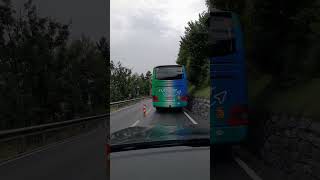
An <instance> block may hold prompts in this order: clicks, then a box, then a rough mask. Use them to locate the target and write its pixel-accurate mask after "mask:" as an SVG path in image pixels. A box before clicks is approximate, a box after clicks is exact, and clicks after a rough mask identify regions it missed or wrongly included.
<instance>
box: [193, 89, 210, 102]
mask: <svg viewBox="0 0 320 180" xmlns="http://www.w3.org/2000/svg"><path fill="white" fill-rule="evenodd" d="M189 94H191V95H192V96H194V97H199V98H206V99H210V86H206V87H202V88H196V87H195V86H191V87H190V88H189Z"/></svg>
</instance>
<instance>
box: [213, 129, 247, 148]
mask: <svg viewBox="0 0 320 180" xmlns="http://www.w3.org/2000/svg"><path fill="white" fill-rule="evenodd" d="M213 129H215V130H214V131H213V130H212V129H211V133H212V134H211V137H210V140H211V144H238V143H241V142H243V141H244V140H245V139H246V137H247V133H248V127H247V126H235V127H215V128H213Z"/></svg>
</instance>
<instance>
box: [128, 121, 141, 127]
mask: <svg viewBox="0 0 320 180" xmlns="http://www.w3.org/2000/svg"><path fill="white" fill-rule="evenodd" d="M139 122H140V120H138V121H136V122H135V123H133V124H132V125H131V126H130V127H134V126H136V125H137V124H138V123H139Z"/></svg>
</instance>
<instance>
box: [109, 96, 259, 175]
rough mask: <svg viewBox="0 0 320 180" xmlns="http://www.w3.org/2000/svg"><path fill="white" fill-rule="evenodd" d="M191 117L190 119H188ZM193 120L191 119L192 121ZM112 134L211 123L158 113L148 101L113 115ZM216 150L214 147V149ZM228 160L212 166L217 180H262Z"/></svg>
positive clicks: (238, 162) (174, 113)
mask: <svg viewBox="0 0 320 180" xmlns="http://www.w3.org/2000/svg"><path fill="white" fill-rule="evenodd" d="M144 104H146V109H147V115H146V117H144V116H143V105H144ZM188 116H189V117H188ZM190 118H191V119H190ZM110 120H111V121H110V122H111V123H110V130H111V133H113V132H115V131H118V130H121V129H124V128H127V127H130V126H131V127H132V126H153V125H159V124H160V125H166V126H182V127H186V126H196V127H201V128H206V127H207V128H209V122H206V121H204V120H201V119H195V118H193V117H192V114H190V113H187V114H186V112H183V111H164V112H157V111H156V110H155V108H153V106H152V100H151V99H147V100H143V101H141V102H138V103H136V104H134V105H131V106H128V107H125V108H122V109H120V110H119V111H116V112H113V113H111V116H110ZM212 148H213V149H214V147H212ZM227 157H228V158H222V159H220V158H217V159H215V160H214V161H213V163H212V165H211V172H212V173H213V179H215V180H230V179H237V180H261V179H260V178H259V177H258V176H257V175H256V174H255V173H254V171H253V170H252V169H251V168H250V167H248V166H247V165H246V164H245V163H244V162H243V161H241V160H240V159H238V158H235V157H233V156H231V155H227Z"/></svg>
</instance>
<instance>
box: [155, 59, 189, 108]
mask: <svg viewBox="0 0 320 180" xmlns="http://www.w3.org/2000/svg"><path fill="white" fill-rule="evenodd" d="M151 84H152V93H151V94H152V102H153V107H155V108H156V109H157V110H159V109H160V108H182V107H185V106H187V104H188V94H187V93H188V87H187V77H186V71H185V67H184V66H180V65H164V66H157V67H155V68H153V74H152V83H151Z"/></svg>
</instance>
